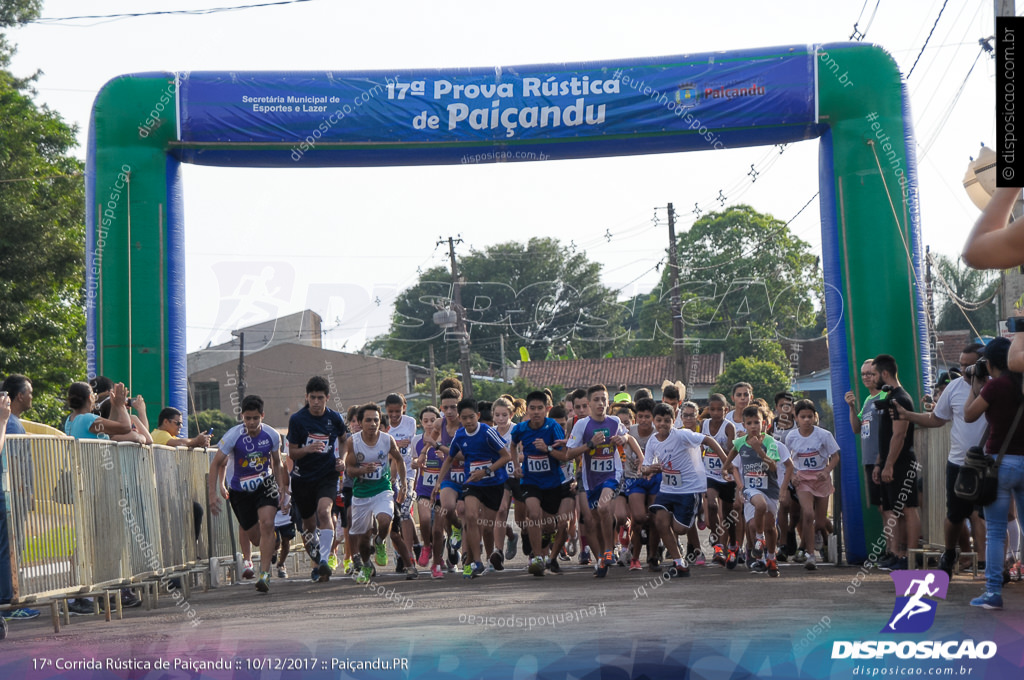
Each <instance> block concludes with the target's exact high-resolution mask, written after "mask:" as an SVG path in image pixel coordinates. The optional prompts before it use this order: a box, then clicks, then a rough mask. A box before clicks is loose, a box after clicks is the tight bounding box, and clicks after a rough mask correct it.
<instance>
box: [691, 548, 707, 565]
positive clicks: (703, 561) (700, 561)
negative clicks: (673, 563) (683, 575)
mask: <svg viewBox="0 0 1024 680" xmlns="http://www.w3.org/2000/svg"><path fill="white" fill-rule="evenodd" d="M694 554H695V555H696V558H695V559H694V560H693V564H694V565H695V566H698V567H703V566H704V565H706V564H707V563H708V561H707V560H706V559H704V553H702V552H701V551H700V550H698V551H696V552H695V553H694Z"/></svg>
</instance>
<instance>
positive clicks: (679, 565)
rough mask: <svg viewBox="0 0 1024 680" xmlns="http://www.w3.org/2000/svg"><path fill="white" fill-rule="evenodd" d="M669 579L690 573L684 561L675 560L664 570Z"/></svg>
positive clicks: (684, 576) (683, 576)
mask: <svg viewBox="0 0 1024 680" xmlns="http://www.w3.org/2000/svg"><path fill="white" fill-rule="evenodd" d="M666 574H667V576H668V578H669V579H674V578H686V577H688V576H689V575H690V568H689V567H688V566H686V563H685V562H684V561H682V560H677V561H675V562H673V563H672V566H671V567H670V568H669V570H668V571H667V572H666Z"/></svg>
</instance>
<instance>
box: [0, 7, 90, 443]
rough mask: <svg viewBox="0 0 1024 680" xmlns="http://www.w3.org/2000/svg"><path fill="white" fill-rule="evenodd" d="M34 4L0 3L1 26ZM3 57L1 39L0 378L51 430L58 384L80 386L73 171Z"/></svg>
mask: <svg viewBox="0 0 1024 680" xmlns="http://www.w3.org/2000/svg"><path fill="white" fill-rule="evenodd" d="M40 4H41V3H39V2H36V1H33V0H18V1H6V2H0V27H8V26H12V25H16V24H19V23H24V22H26V21H30V20H31V19H33V18H35V17H36V16H38V12H39V6H40ZM12 53H13V49H12V48H11V47H10V46H9V45H8V44H7V43H6V42H5V41H4V40H3V37H2V36H0V67H2V68H3V70H0V120H2V121H3V124H2V125H0V375H7V374H10V373H24V374H25V375H27V376H29V378H31V379H32V384H33V390H34V393H35V399H34V404H33V408H32V411H31V412H29V413H28V414H26V415H27V417H29V418H30V419H32V420H38V421H42V422H46V423H49V424H51V425H55V424H57V423H58V422H59V419H60V415H61V411H62V407H61V405H62V404H63V402H64V394H65V390H66V388H67V385H68V384H69V383H70V382H72V381H74V380H81V379H83V378H84V377H85V312H84V310H85V296H84V286H83V282H84V279H85V273H84V271H85V270H84V259H85V254H84V253H85V245H84V244H85V227H84V224H83V216H84V214H85V203H84V201H85V196H84V189H83V181H82V178H81V173H82V164H81V163H80V162H79V161H78V160H76V159H75V158H74V157H73V156H71V155H70V154H69V151H70V150H71V149H72V148H73V147H74V146H75V144H76V141H75V134H76V129H75V127H74V126H70V125H68V124H66V123H65V122H64V121H63V120H62V119H61V117H60V116H59V115H58V114H57V113H56V112H54V111H52V110H50V109H49V108H47V107H46V106H39V105H37V104H36V103H35V102H34V101H33V95H34V94H35V93H34V91H33V90H32V84H33V82H34V81H35V76H33V77H30V78H22V79H19V78H15V77H14V76H13V75H12V74H11V73H10V72H9V71H7V70H6V67H7V66H8V65H9V63H10V56H11V54H12Z"/></svg>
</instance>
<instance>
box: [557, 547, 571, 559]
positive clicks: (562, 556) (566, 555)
mask: <svg viewBox="0 0 1024 680" xmlns="http://www.w3.org/2000/svg"><path fill="white" fill-rule="evenodd" d="M558 559H560V560H561V561H563V562H571V561H572V557H570V555H569V551H567V550H566V549H565V546H564V545H563V546H562V550H561V552H559V553H558Z"/></svg>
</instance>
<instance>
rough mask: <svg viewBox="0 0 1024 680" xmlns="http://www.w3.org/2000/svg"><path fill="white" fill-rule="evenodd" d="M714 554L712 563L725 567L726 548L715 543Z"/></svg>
mask: <svg viewBox="0 0 1024 680" xmlns="http://www.w3.org/2000/svg"><path fill="white" fill-rule="evenodd" d="M713 550H714V554H713V555H712V556H711V562H712V563H713V564H717V565H720V566H723V567H724V566H725V548H723V547H722V544H721V543H715V547H714V548H713Z"/></svg>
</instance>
